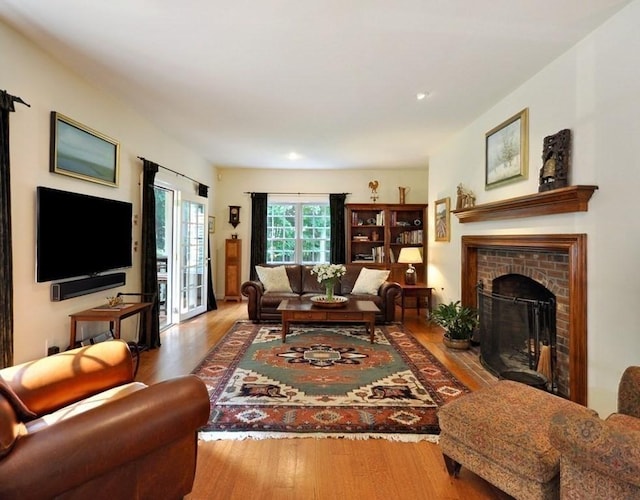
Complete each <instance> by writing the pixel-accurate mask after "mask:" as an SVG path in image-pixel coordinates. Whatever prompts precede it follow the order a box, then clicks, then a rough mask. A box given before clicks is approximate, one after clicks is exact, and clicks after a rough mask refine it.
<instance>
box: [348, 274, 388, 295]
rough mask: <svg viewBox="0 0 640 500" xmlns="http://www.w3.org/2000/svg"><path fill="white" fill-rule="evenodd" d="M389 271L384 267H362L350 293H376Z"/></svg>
mask: <svg viewBox="0 0 640 500" xmlns="http://www.w3.org/2000/svg"><path fill="white" fill-rule="evenodd" d="M389 273H391V271H388V270H386V269H367V268H366V267H363V268H362V269H361V270H360V274H359V275H358V279H357V280H356V283H355V285H353V290H352V291H351V293H352V294H354V295H378V289H379V288H380V285H382V284H383V283H384V282H385V281H386V280H387V278H388V277H389Z"/></svg>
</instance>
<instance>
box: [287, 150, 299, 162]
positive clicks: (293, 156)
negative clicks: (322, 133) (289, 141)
mask: <svg viewBox="0 0 640 500" xmlns="http://www.w3.org/2000/svg"><path fill="white" fill-rule="evenodd" d="M287 158H289V159H290V160H291V161H295V160H299V159H300V158H302V155H299V154H298V153H296V152H295V151H291V153H289V154H288V155H287Z"/></svg>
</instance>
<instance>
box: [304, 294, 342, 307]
mask: <svg viewBox="0 0 640 500" xmlns="http://www.w3.org/2000/svg"><path fill="white" fill-rule="evenodd" d="M309 300H311V302H313V305H314V306H318V307H326V308H330V307H344V306H346V305H347V302H349V299H348V298H347V297H343V296H342V295H334V296H333V299H332V300H328V299H327V296H326V295H314V296H313V297H311V298H310V299H309Z"/></svg>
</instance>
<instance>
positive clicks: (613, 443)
mask: <svg viewBox="0 0 640 500" xmlns="http://www.w3.org/2000/svg"><path fill="white" fill-rule="evenodd" d="M550 441H551V444H552V445H553V446H554V447H555V448H556V449H557V450H558V451H559V452H560V454H561V456H562V457H563V459H567V460H569V461H570V462H573V463H576V464H578V465H579V468H580V470H595V471H598V472H600V473H601V474H604V475H606V476H610V477H611V478H612V479H614V480H616V481H623V482H627V483H630V484H633V485H635V486H640V431H636V430H628V429H622V428H621V427H620V426H615V425H611V424H609V423H608V422H607V421H605V420H601V419H600V418H599V417H597V416H585V415H584V413H583V414H581V415H578V414H575V413H571V412H561V413H557V414H555V415H554V416H553V418H552V420H551V426H550Z"/></svg>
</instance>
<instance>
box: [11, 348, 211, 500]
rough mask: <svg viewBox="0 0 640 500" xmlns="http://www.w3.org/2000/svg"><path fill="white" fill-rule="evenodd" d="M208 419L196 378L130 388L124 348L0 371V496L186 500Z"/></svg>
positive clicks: (204, 391) (54, 358)
mask: <svg viewBox="0 0 640 500" xmlns="http://www.w3.org/2000/svg"><path fill="white" fill-rule="evenodd" d="M208 417H209V397H208V395H207V389H206V386H205V385H204V383H203V382H202V381H201V380H200V379H198V378H197V377H195V376H193V375H189V376H184V377H178V378H174V379H170V380H166V381H163V382H160V383H156V384H153V385H151V386H146V385H145V384H142V383H140V382H135V381H134V376H133V362H132V358H131V352H130V350H129V347H128V345H127V344H126V342H124V341H121V340H114V341H107V342H102V343H99V344H95V345H91V346H87V347H81V348H77V349H73V350H69V351H66V352H62V353H60V354H56V355H53V356H49V357H46V358H43V359H39V360H36V361H31V362H28V363H23V364H19V365H16V366H13V367H10V368H5V369H2V370H0V498H2V499H18V498H19V499H29V498H33V499H36V498H37V499H40V498H57V499H76V498H77V499H86V498H91V499H92V500H99V499H109V500H114V499H120V498H122V499H125V498H131V499H133V498H136V499H152V498H153V499H155V498H163V499H178V498H182V497H184V496H185V495H186V494H188V493H189V492H190V491H191V488H192V485H193V480H194V476H195V467H196V456H197V430H198V428H199V427H200V426H202V425H204V424H205V423H206V422H207V420H208Z"/></svg>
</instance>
